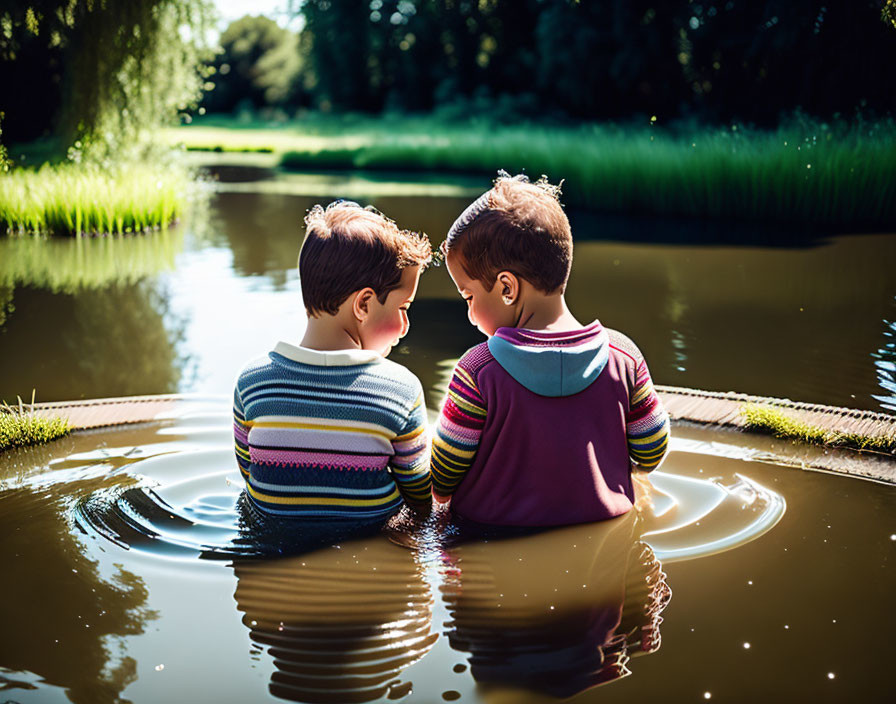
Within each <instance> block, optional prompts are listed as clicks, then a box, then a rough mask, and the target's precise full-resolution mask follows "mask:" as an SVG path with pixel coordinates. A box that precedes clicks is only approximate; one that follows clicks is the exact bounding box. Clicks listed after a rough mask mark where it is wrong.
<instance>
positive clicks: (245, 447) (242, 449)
mask: <svg viewBox="0 0 896 704" xmlns="http://www.w3.org/2000/svg"><path fill="white" fill-rule="evenodd" d="M233 449H234V452H235V453H236V462H237V464H238V465H239V466H240V473H241V474H242V475H243V479H248V478H249V465H250V464H251V461H250V460H249V425H248V423H246V411H245V409H244V408H243V401H242V399H241V398H240V390H239V387H234V389H233Z"/></svg>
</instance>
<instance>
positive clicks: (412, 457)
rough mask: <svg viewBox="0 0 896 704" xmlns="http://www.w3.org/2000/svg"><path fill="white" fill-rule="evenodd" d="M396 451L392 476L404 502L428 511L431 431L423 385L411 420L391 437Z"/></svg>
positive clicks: (430, 502) (423, 511) (412, 410)
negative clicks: (427, 423)
mask: <svg viewBox="0 0 896 704" xmlns="http://www.w3.org/2000/svg"><path fill="white" fill-rule="evenodd" d="M392 450H393V452H394V453H395V454H394V455H393V456H392V460H391V462H390V464H391V466H392V477H393V478H394V479H395V483H396V484H397V485H398V491H399V492H401V495H402V497H404V500H405V502H407V504H408V506H410V507H411V508H412V509H414V511H416V512H417V513H420V514H424V515H426V514H428V513H429V512H430V510H431V508H432V483H431V482H430V479H429V433H427V432H426V404H425V403H424V402H423V390H422V389H421V390H420V392H419V395H418V397H417V401H416V403H415V404H414V407H413V408H412V409H411V414H410V417H409V418H408V422H407V424H406V425H405V427H404V428H402V431H401V433H400V434H399V435H397V436H396V437H394V438H393V439H392Z"/></svg>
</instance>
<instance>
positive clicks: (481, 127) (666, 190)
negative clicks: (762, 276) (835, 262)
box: [167, 115, 896, 226]
mask: <svg viewBox="0 0 896 704" xmlns="http://www.w3.org/2000/svg"><path fill="white" fill-rule="evenodd" d="M167 136H168V139H170V140H172V141H176V142H181V143H183V144H185V145H186V147H187V148H188V149H190V148H202V149H214V148H221V149H228V148H241V149H252V150H259V149H265V150H271V151H274V152H277V153H280V154H282V160H281V164H282V166H283V167H284V168H287V169H294V170H322V169H399V170H426V171H460V172H468V173H469V172H473V173H481V174H483V176H484V177H491V176H494V175H495V173H496V172H497V170H498V169H506V170H507V171H510V172H519V171H525V172H527V173H529V174H530V175H532V176H540V175H541V174H546V175H547V176H548V177H549V178H550V179H551V180H552V181H554V182H556V181H559V180H561V179H562V180H564V186H563V191H564V201H565V202H566V203H569V204H573V205H579V206H586V207H590V208H594V209H598V210H603V211H610V212H634V213H654V214H659V215H687V216H699V217H714V218H726V219H732V218H735V219H743V220H770V221H782V222H796V223H819V224H829V225H837V226H854V225H884V226H886V225H889V226H892V225H893V224H896V124H894V122H893V121H891V120H883V121H878V122H873V123H872V122H867V121H863V120H860V119H856V120H853V121H852V122H846V121H840V122H834V123H825V122H820V121H817V120H811V119H808V118H805V117H802V116H799V115H797V116H795V117H794V118H792V119H790V120H787V121H785V122H784V123H782V125H781V126H780V127H779V128H777V129H775V130H758V129H747V128H744V127H742V126H737V125H733V126H730V127H725V128H718V127H714V128H705V127H677V128H670V129H666V128H662V127H658V126H656V125H653V126H644V127H633V126H627V127H626V126H614V125H608V124H584V125H572V126H562V125H553V126H549V125H514V126H508V125H498V124H492V123H488V122H482V121H480V122H470V123H469V124H454V123H449V122H444V121H441V120H438V119H436V118H427V117H384V118H381V119H376V118H370V117H367V118H363V117H358V116H341V117H340V116H335V117H324V116H319V115H318V116H312V117H310V118H308V119H306V120H303V121H295V122H289V123H283V124H279V125H270V124H268V125H265V124H264V123H247V124H245V125H244V124H242V123H238V122H237V121H236V120H230V121H228V120H227V119H226V118H217V119H210V120H207V121H204V122H202V123H200V124H199V125H196V126H190V127H180V128H176V129H173V130H169V131H168V132H167ZM485 183H487V181H485Z"/></svg>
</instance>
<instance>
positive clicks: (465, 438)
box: [432, 359, 486, 497]
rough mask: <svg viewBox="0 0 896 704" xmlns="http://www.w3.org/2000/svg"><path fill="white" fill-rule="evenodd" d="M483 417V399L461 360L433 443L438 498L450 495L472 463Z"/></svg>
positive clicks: (434, 487)
mask: <svg viewBox="0 0 896 704" xmlns="http://www.w3.org/2000/svg"><path fill="white" fill-rule="evenodd" d="M485 419H486V403H485V399H483V397H482V394H481V393H480V391H479V387H478V386H477V384H476V379H475V378H474V375H473V374H472V373H471V370H470V369H469V368H467V367H465V365H464V360H463V359H462V360H461V361H460V362H458V364H457V366H456V367H455V368H454V375H453V376H452V377H451V383H450V384H449V385H448V396H447V398H446V399H445V403H444V404H443V405H442V411H441V413H439V420H438V422H437V424H436V431H435V436H434V437H433V442H432V486H433V493H434V494H436V496H437V497H448V496H451V494H453V493H454V490H455V489H457V485H458V484H460V482H461V480H462V479H463V478H464V475H465V474H466V473H467V470H469V469H470V467H471V466H472V464H473V459H474V458H475V457H476V450H477V449H478V447H479V438H480V437H481V436H482V429H483V427H485Z"/></svg>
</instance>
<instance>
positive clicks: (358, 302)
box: [352, 286, 376, 323]
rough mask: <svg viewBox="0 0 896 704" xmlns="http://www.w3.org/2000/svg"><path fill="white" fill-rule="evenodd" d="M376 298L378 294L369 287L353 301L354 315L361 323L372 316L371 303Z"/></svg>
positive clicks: (358, 293)
mask: <svg viewBox="0 0 896 704" xmlns="http://www.w3.org/2000/svg"><path fill="white" fill-rule="evenodd" d="M374 296H376V292H375V291H374V290H373V289H372V288H370V287H369V286H368V287H367V288H362V289H361V290H360V291H358V292H357V293H356V294H355V297H354V299H353V300H352V314H353V315H354V316H355V318H356V319H357V321H358V322H359V323H363V322H364V321H365V320H367V316H369V315H370V302H371V300H372V299H373V297H374Z"/></svg>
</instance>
